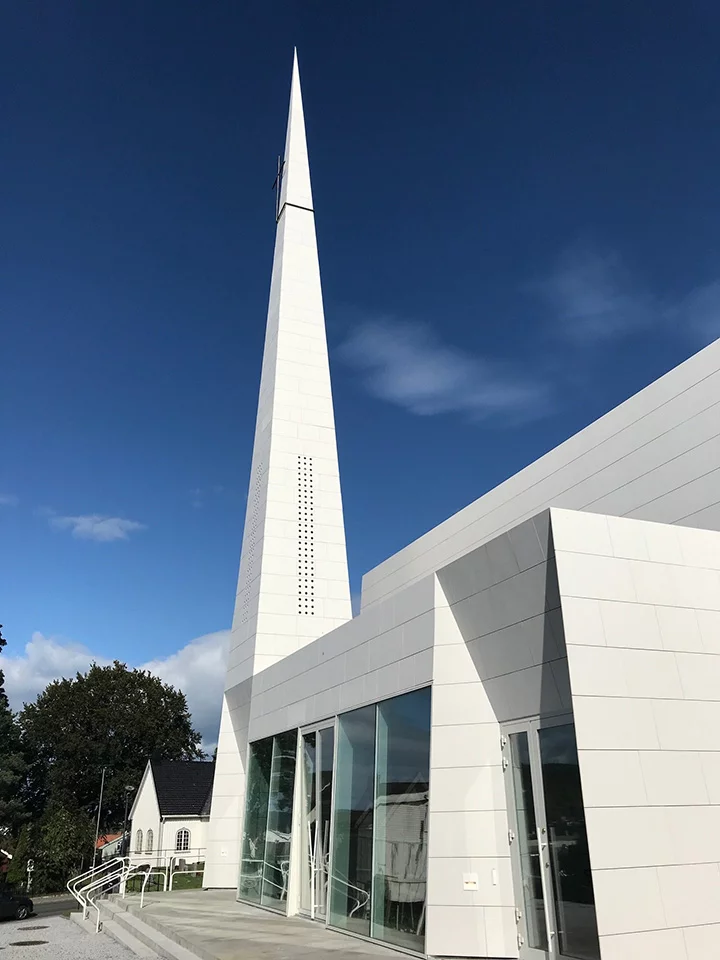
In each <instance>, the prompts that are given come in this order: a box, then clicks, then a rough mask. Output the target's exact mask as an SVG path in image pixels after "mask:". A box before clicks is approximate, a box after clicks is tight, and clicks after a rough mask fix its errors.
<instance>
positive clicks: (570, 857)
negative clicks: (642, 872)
mask: <svg viewBox="0 0 720 960" xmlns="http://www.w3.org/2000/svg"><path fill="white" fill-rule="evenodd" d="M539 740H540V760H541V765H542V780H543V789H544V793H545V817H546V820H547V832H548V845H549V855H550V865H551V871H552V879H553V893H554V899H555V912H556V915H557V927H558V939H559V944H558V946H559V950H560V955H561V956H562V957H573V958H576V960H599V958H600V946H599V942H598V930H597V921H596V918H595V897H594V894H593V884H592V874H591V871H590V853H589V851H588V841H587V833H586V831H585V809H584V807H583V800H582V787H581V785H580V769H579V765H578V754H577V746H576V743H575V727H574V726H573V725H572V724H563V725H562V726H557V727H543V728H541V729H540V731H539Z"/></svg>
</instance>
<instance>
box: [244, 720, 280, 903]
mask: <svg viewBox="0 0 720 960" xmlns="http://www.w3.org/2000/svg"><path fill="white" fill-rule="evenodd" d="M272 747H273V738H272V737H268V739H267V740H259V741H257V743H253V744H251V745H250V756H249V760H248V777H247V794H246V797H245V822H244V826H243V840H242V858H241V861H240V885H239V887H238V895H239V896H240V897H242V898H243V899H245V900H252V901H253V902H255V903H260V893H261V888H262V874H263V861H264V859H265V832H266V829H267V812H268V798H269V795H270V770H271V767H272Z"/></svg>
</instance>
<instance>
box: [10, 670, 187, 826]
mask: <svg viewBox="0 0 720 960" xmlns="http://www.w3.org/2000/svg"><path fill="white" fill-rule="evenodd" d="M18 719H19V724H20V728H21V730H22V735H23V743H24V746H25V750H26V753H27V756H28V757H29V758H31V760H30V762H29V769H28V791H29V797H30V802H31V805H32V807H33V809H34V811H35V815H36V816H40V815H41V813H42V811H43V810H45V809H53V810H57V809H58V808H60V809H64V810H65V811H80V812H82V813H83V814H85V815H89V816H96V815H97V803H98V794H99V792H100V779H101V774H102V768H103V767H105V768H106V776H105V792H104V795H103V806H102V811H101V818H100V823H101V826H102V828H103V829H108V828H111V827H118V826H121V825H122V823H123V814H124V805H125V786H126V785H132V786H133V787H135V788H136V789H137V787H139V785H140V780H141V778H142V774H143V770H144V769H145V765H146V763H147V761H148V759H149V758H150V756H153V757H156V758H157V759H159V760H198V759H204V754H203V752H202V750H201V749H200V739H201V737H200V734H199V733H197V731H195V730H194V729H193V726H192V721H191V717H190V712H189V710H188V706H187V701H186V699H185V695H184V694H183V693H181V692H180V691H179V690H175V689H174V688H173V687H171V686H169V685H168V684H165V683H163V681H162V680H160V679H159V678H158V677H155V676H153V675H152V674H150V673H148V672H147V671H146V670H138V669H133V670H129V669H128V668H127V667H126V666H125V664H124V663H120V662H118V661H117V660H116V661H115V663H113V664H112V665H111V666H107V667H100V666H98V665H97V664H93V665H92V666H91V667H90V669H89V670H88V672H87V673H85V674H81V673H78V674H77V675H76V676H75V677H74V678H73V679H69V680H55V681H53V682H52V683H50V684H49V685H48V686H47V687H46V689H45V690H44V691H43V693H41V694H40V695H39V696H38V698H37V700H36V701H35V703H32V704H26V705H25V708H24V709H23V710H22V711H21V713H20V714H19V718H18Z"/></svg>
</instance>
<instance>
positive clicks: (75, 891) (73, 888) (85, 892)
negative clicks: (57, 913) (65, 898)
mask: <svg viewBox="0 0 720 960" xmlns="http://www.w3.org/2000/svg"><path fill="white" fill-rule="evenodd" d="M148 860H155V861H157V863H156V864H155V866H154V869H153V864H152V863H149V862H148ZM181 860H185V861H189V862H190V863H191V864H197V863H201V862H204V860H205V848H204V847H194V848H191V849H190V850H174V849H167V850H158V851H156V852H155V854H142V853H138V854H131V855H129V856H126V857H114V858H113V859H112V860H108V861H106V862H105V863H100V864H98V865H97V866H94V867H91V868H90V869H89V870H85V871H84V872H83V873H80V874H78V875H77V876H76V877H73V878H72V879H71V880H68V882H67V884H66V886H67V889H68V890H69V892H70V893H71V894H72V896H73V897H74V899H75V900H77V902H78V903H79V904H80V907H81V909H82V915H83V920H87V919H88V914H89V912H90V907H93V908H94V910H95V912H96V916H95V932H96V933H99V932H100V929H101V927H102V924H101V920H100V907H99V905H98V902H97V901H98V900H99V899H100V898H101V897H103V896H104V895H105V894H107V893H108V892H109V890H111V889H112V888H114V887H118V889H119V891H120V893H121V894H122V897H123V899H124V898H125V892H126V889H127V883H128V880H130V879H132V878H133V877H142V884H141V886H140V908H141V909H142V907H143V906H144V904H145V891H146V889H147V885H148V881H149V879H150V877H162V884H163V893H165V892H166V891H167V890H168V888H169V889H170V890H172V887H173V880H174V879H175V877H177V876H179V875H180V874H183V873H187V874H191V875H197V874H199V873H202V872H203V871H202V870H187V869H184V868H179V869H176V868H177V864H178V862H179V861H181ZM133 861H135V862H133ZM161 861H162V862H161Z"/></svg>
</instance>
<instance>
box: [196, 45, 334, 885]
mask: <svg viewBox="0 0 720 960" xmlns="http://www.w3.org/2000/svg"><path fill="white" fill-rule="evenodd" d="M278 181H279V182H278V184H277V207H276V220H277V232H276V238H275V252H274V257H273V268H272V279H271V282H270V300H269V305H268V315H267V327H266V333H265V348H264V354H263V363H262V374H261V379H260V397H259V401H258V411H257V421H256V425H255V440H254V444H253V456H252V466H251V474H250V486H249V491H248V498H247V511H246V516H245V528H244V533H243V543H242V553H241V557H240V575H239V579H238V589H237V596H236V601H235V612H234V616H233V625H232V634H231V639H230V654H229V658H228V665H227V676H226V682H225V695H224V701H223V709H222V719H221V725H220V736H219V740H218V752H217V761H216V768H215V783H214V787H213V800H212V810H211V816H210V827H209V839H208V849H207V859H206V869H205V878H204V882H203V885H204V886H206V887H208V886H211V887H235V886H236V885H237V882H238V870H239V858H240V827H241V819H242V812H243V804H244V795H245V769H244V768H245V763H246V755H247V728H248V719H249V704H250V698H251V693H252V684H253V678H254V677H255V675H256V674H258V673H259V672H260V671H262V670H264V669H265V668H266V667H269V666H271V665H272V664H273V663H276V662H277V661H278V660H281V659H282V658H283V657H286V656H288V654H291V653H293V652H294V651H295V650H298V649H299V648H300V647H302V646H305V645H306V644H308V643H311V642H312V641H313V640H316V639H317V638H318V637H321V636H323V635H324V634H326V633H328V632H329V631H330V630H333V629H334V628H335V627H338V626H340V625H341V624H343V623H345V622H346V621H347V620H349V619H350V618H351V617H352V611H351V604H350V583H349V577H348V568H347V554H346V549H345V526H344V521H343V510H342V499H341V495H340V476H339V470H338V457H337V444H336V440H335V417H334V413H333V403H332V391H331V387H330V367H329V362H328V350H327V341H326V335H325V315H324V312H323V301H322V289H321V286H320V265H319V261H318V253H317V243H316V238H315V214H314V209H313V199H312V190H311V187H310V167H309V164H308V152H307V143H306V140H305V120H304V116H303V105H302V95H301V91H300V74H299V71H298V64H297V54H296V55H295V58H294V62H293V73H292V85H291V91H290V111H289V117H288V125H287V137H286V141H285V155H284V159H283V161H282V163H281V165H280V169H279V172H278Z"/></svg>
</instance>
